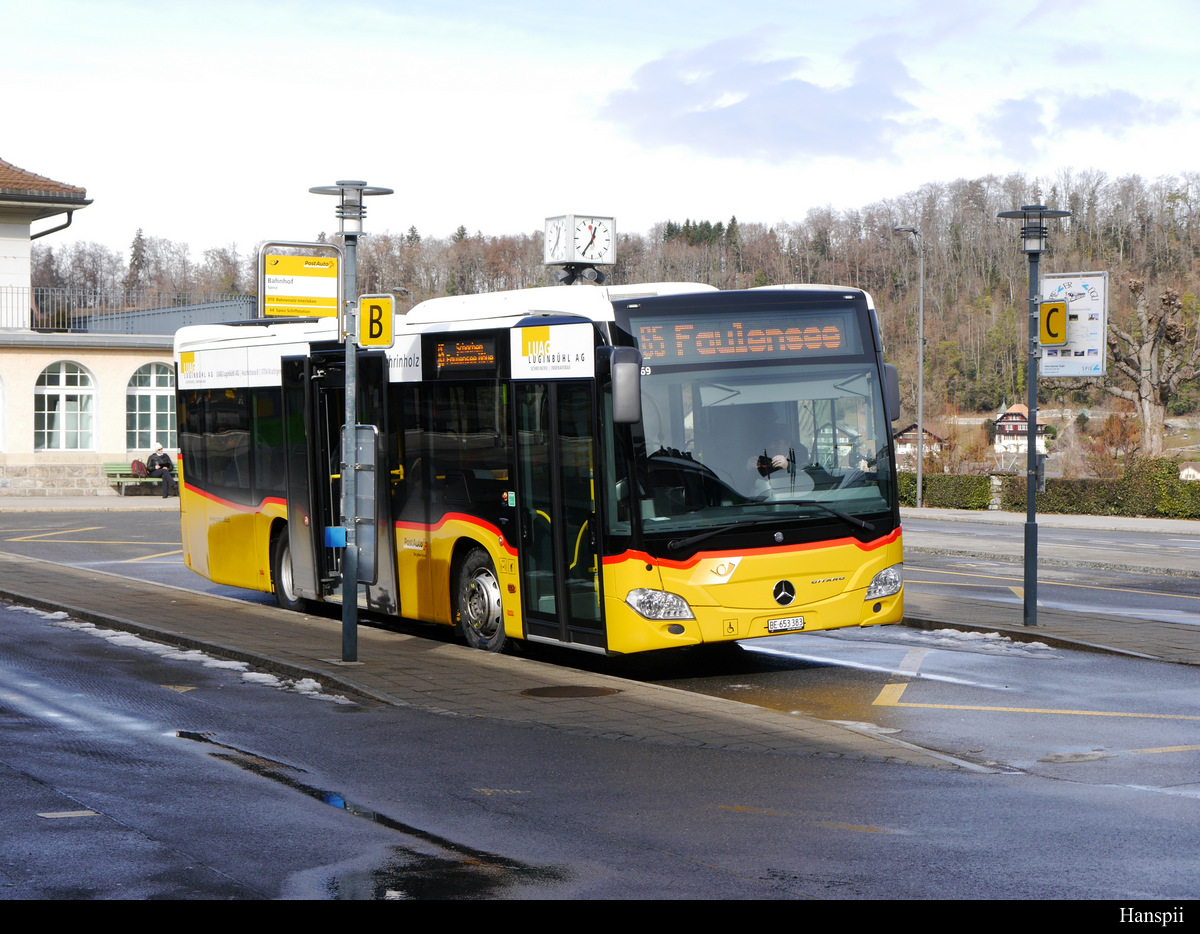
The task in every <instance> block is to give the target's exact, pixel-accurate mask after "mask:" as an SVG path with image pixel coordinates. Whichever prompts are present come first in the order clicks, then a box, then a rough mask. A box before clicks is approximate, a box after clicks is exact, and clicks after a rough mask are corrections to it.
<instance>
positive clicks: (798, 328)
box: [631, 311, 862, 365]
mask: <svg viewBox="0 0 1200 934" xmlns="http://www.w3.org/2000/svg"><path fill="white" fill-rule="evenodd" d="M631 323H632V324H633V327H634V333H635V334H636V335H637V339H638V343H639V344H640V345H641V350H642V358H643V359H644V360H645V362H646V363H647V364H651V365H652V364H654V363H656V362H657V363H703V362H709V363H716V362H721V361H724V362H732V361H733V360H735V359H738V358H741V359H758V360H772V359H796V358H798V357H810V358H811V357H818V356H825V357H830V356H840V355H843V354H859V353H862V340H861V339H860V336H859V333H858V324H857V319H856V317H855V316H854V314H853V312H849V311H846V312H843V311H836V312H829V313H826V314H814V315H804V316H803V317H801V316H798V315H796V314H790V315H779V316H774V315H753V314H745V313H743V314H739V315H736V316H716V315H671V316H670V317H661V318H637V319H635V320H634V321H632V322H631Z"/></svg>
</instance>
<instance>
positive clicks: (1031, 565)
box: [997, 204, 1071, 626]
mask: <svg viewBox="0 0 1200 934" xmlns="http://www.w3.org/2000/svg"><path fill="white" fill-rule="evenodd" d="M997 216H998V217H1005V218H1009V219H1012V220H1017V219H1019V220H1020V221H1021V252H1022V253H1024V254H1025V255H1026V256H1028V257H1029V359H1028V361H1027V363H1028V367H1027V369H1026V378H1025V385H1026V388H1027V389H1028V390H1029V421H1028V423H1027V424H1026V426H1025V447H1026V452H1025V453H1026V459H1025V610H1024V623H1025V625H1026V626H1036V625H1037V381H1038V358H1039V357H1040V356H1041V346H1040V345H1039V343H1038V333H1039V329H1038V305H1039V295H1040V281H1039V279H1038V260H1039V259H1040V258H1041V255H1042V254H1043V253H1045V252H1046V221H1047V220H1050V219H1053V218H1059V217H1070V216H1071V212H1070V211H1052V210H1050V209H1049V208H1047V207H1046V206H1045V205H1044V204H1026V205H1023V206H1022V207H1021V209H1020V210H1019V211H1001V212H1000V213H999V214H998V215H997Z"/></svg>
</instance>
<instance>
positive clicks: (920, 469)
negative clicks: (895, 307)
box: [892, 227, 925, 509]
mask: <svg viewBox="0 0 1200 934" xmlns="http://www.w3.org/2000/svg"><path fill="white" fill-rule="evenodd" d="M892 230H893V231H894V232H896V233H908V234H912V235H913V236H914V237H916V238H917V250H918V251H919V253H920V263H919V265H918V267H917V268H918V269H919V270H920V271H919V272H918V274H917V508H918V509H919V508H921V503H922V501H923V496H922V494H923V492H924V484H923V483H922V480H923V478H924V469H925V238H924V237H923V236H922V235H921V231H919V230H917V228H916V227H893V228H892Z"/></svg>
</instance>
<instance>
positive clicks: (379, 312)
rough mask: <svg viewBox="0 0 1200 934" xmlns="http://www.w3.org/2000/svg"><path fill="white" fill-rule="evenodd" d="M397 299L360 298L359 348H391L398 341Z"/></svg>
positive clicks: (384, 297)
mask: <svg viewBox="0 0 1200 934" xmlns="http://www.w3.org/2000/svg"><path fill="white" fill-rule="evenodd" d="M395 316H396V298H395V296H393V295H360V296H359V297H358V346H359V347H391V346H392V344H393V343H394V341H395V339H396V324H395V322H396V317H395Z"/></svg>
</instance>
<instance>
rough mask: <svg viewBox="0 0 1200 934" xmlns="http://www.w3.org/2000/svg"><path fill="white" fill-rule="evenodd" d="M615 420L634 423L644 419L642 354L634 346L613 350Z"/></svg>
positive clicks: (623, 423) (619, 422) (626, 423)
mask: <svg viewBox="0 0 1200 934" xmlns="http://www.w3.org/2000/svg"><path fill="white" fill-rule="evenodd" d="M610 365H611V368H612V394H613V421H614V422H616V423H617V424H618V425H632V424H634V423H635V422H640V421H641V420H642V354H641V351H639V350H637V349H636V348H634V347H614V348H613V350H612V360H611V364H610Z"/></svg>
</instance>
